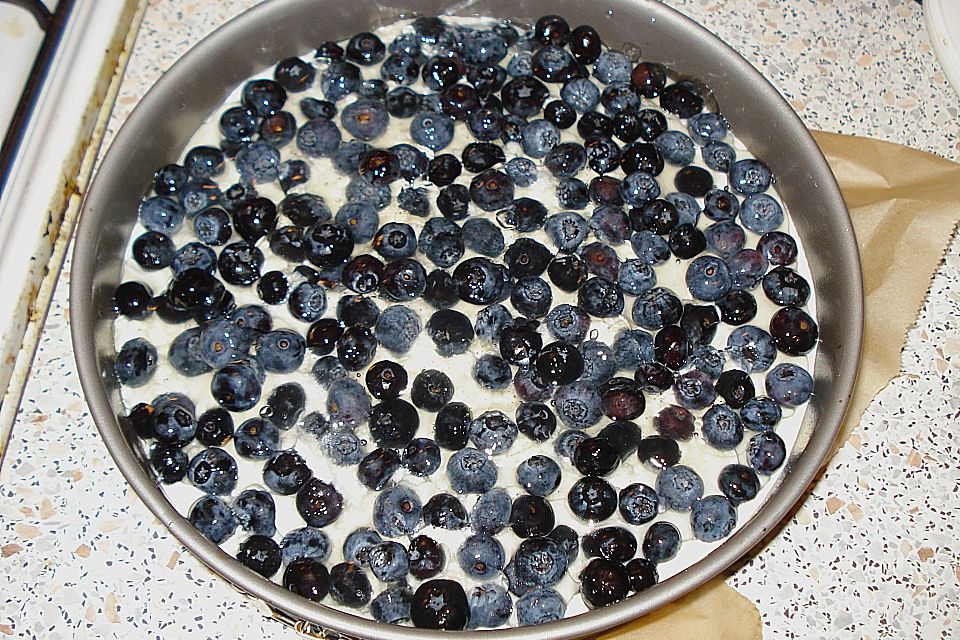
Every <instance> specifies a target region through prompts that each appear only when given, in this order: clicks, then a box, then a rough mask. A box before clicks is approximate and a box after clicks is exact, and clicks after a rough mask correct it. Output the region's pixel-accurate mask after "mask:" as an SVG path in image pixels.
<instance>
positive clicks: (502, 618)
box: [467, 583, 513, 629]
mask: <svg viewBox="0 0 960 640" xmlns="http://www.w3.org/2000/svg"><path fill="white" fill-rule="evenodd" d="M467 604H468V606H469V607H470V622H469V624H468V627H467V628H469V629H480V628H488V629H494V628H497V627H501V626H503V625H505V624H506V623H507V622H508V621H509V619H510V615H511V614H512V613H513V599H512V598H511V597H510V594H509V593H507V590H506V589H504V588H503V587H501V586H500V585H498V584H494V583H486V584H482V585H478V586H475V587H473V588H472V589H470V591H469V592H468V593H467Z"/></svg>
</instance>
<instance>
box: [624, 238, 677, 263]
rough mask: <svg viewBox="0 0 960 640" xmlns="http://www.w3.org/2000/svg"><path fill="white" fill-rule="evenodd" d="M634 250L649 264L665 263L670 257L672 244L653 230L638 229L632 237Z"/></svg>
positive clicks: (638, 256) (641, 259) (631, 241)
mask: <svg viewBox="0 0 960 640" xmlns="http://www.w3.org/2000/svg"><path fill="white" fill-rule="evenodd" d="M630 244H631V246H633V252H634V253H635V254H636V255H637V258H639V259H640V261H641V262H643V263H644V264H647V265H649V266H656V265H660V264H663V263H664V262H666V261H667V260H669V259H670V245H669V244H667V241H666V240H664V239H663V238H662V237H660V236H658V235H657V234H655V233H654V232H652V231H647V230H643V231H638V232H637V233H634V234H633V235H632V236H631V237H630Z"/></svg>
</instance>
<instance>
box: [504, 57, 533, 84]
mask: <svg viewBox="0 0 960 640" xmlns="http://www.w3.org/2000/svg"><path fill="white" fill-rule="evenodd" d="M507 74H508V75H509V76H511V77H513V78H522V77H525V76H530V75H533V55H532V54H531V53H530V52H529V51H519V52H517V53H515V54H513V56H512V57H511V58H510V61H509V62H508V63H507Z"/></svg>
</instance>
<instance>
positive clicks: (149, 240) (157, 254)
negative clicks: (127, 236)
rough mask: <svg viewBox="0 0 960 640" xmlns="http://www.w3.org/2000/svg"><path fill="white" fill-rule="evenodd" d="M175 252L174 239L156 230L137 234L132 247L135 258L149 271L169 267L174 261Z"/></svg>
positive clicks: (131, 251)
mask: <svg viewBox="0 0 960 640" xmlns="http://www.w3.org/2000/svg"><path fill="white" fill-rule="evenodd" d="M174 252H175V248H174V246H173V241H172V240H170V238H169V237H168V236H166V235H164V234H162V233H158V232H156V231H146V232H144V233H143V234H141V235H139V236H137V238H136V239H135V240H134V241H133V246H132V247H131V248H130V253H131V255H132V256H133V259H134V260H135V261H136V263H137V264H138V265H140V267H141V268H143V269H146V270H147V271H156V270H158V269H163V268H165V267H169V266H170V264H171V263H172V262H173V256H174Z"/></svg>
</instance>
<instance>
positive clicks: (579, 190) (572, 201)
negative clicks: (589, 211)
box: [557, 178, 590, 209]
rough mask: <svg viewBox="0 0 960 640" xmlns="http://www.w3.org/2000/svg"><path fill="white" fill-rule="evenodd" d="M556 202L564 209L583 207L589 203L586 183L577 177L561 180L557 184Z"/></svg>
mask: <svg viewBox="0 0 960 640" xmlns="http://www.w3.org/2000/svg"><path fill="white" fill-rule="evenodd" d="M557 202H558V203H560V206H561V207H563V208H565V209H583V208H584V207H586V206H587V205H588V204H589V203H590V194H589V189H588V187H587V185H586V183H584V182H583V180H580V179H578V178H566V179H565V180H561V181H560V184H558V185H557Z"/></svg>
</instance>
